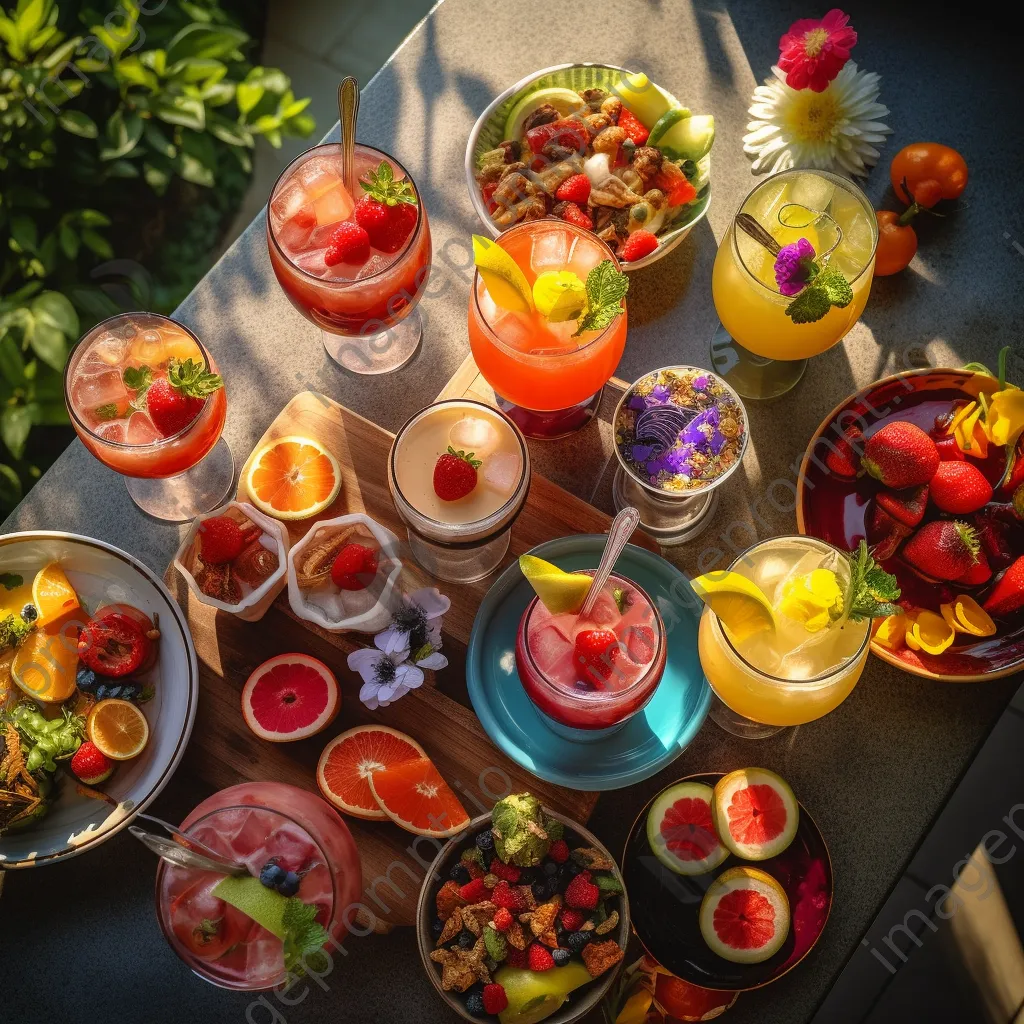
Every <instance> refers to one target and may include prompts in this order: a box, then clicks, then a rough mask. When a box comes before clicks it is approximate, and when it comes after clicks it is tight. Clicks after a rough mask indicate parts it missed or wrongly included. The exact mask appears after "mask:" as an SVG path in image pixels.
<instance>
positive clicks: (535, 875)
mask: <svg viewBox="0 0 1024 1024" xmlns="http://www.w3.org/2000/svg"><path fill="white" fill-rule="evenodd" d="M537 881H540V870H539V869H538V868H523V870H522V871H520V872H519V882H518V883H517V884H519V885H533V883H534V882H537Z"/></svg>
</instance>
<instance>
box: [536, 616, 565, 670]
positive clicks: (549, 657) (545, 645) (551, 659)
mask: <svg viewBox="0 0 1024 1024" xmlns="http://www.w3.org/2000/svg"><path fill="white" fill-rule="evenodd" d="M528 643H529V647H530V653H531V654H532V655H533V660H534V661H535V662H536V663H537V667H538V668H539V669H540V670H541V672H543V673H544V674H545V675H550V674H551V673H552V671H554V669H555V668H556V667H557V666H558V665H559V664H560V663H561V662H562V661H564V660H565V659H569V661H570V663H571V661H572V650H573V648H572V644H571V643H569V641H568V640H566V638H565V637H564V636H562V634H561V633H559V631H558V630H557V629H554V628H553V627H552V626H541V628H540V629H538V630H535V631H531V632H530V635H529V639H528Z"/></svg>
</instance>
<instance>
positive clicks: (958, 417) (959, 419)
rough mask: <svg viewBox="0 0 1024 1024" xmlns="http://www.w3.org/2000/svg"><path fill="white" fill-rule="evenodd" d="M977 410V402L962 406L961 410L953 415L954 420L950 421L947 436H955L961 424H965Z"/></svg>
mask: <svg viewBox="0 0 1024 1024" xmlns="http://www.w3.org/2000/svg"><path fill="white" fill-rule="evenodd" d="M977 408H978V403H977V402H968V403H967V404H966V405H961V406H960V408H959V409H957V411H956V412H955V413H953V419H952V420H951V421H950V424H949V429H948V430H947V431H946V434H947V435H949V434H955V433H956V428H957V427H959V426H960V424H961V423H963V421H964V420H965V419H967V417H968V416H970V415H971V413H972V412H974V410H975V409H977Z"/></svg>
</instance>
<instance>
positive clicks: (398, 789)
mask: <svg viewBox="0 0 1024 1024" xmlns="http://www.w3.org/2000/svg"><path fill="white" fill-rule="evenodd" d="M369 781H370V790H371V792H372V793H373V795H374V797H375V798H376V800H377V803H378V804H379V805H380V808H381V810H382V811H383V812H384V813H385V814H386V815H387V816H388V817H389V818H390V819H391V820H392V821H393V822H394V823H395V824H396V825H400V826H401V827H402V828H404V829H405V830H406V831H407V832H412V833H413V834H414V835H418V836H434V837H436V838H438V839H444V838H445V837H447V836H454V835H456V834H457V833H459V832H461V831H462V830H463V829H464V828H465V827H466V826H467V825H468V824H469V815H468V814H467V813H466V809H465V808H464V807H463V806H462V804H461V803H459V798H458V797H457V796H456V795H455V794H454V793H453V792H452V790H451V789H450V788H449V786H448V783H447V782H445V781H444V779H442V778H441V773H440V772H439V771H438V770H437V768H436V767H435V766H434V762H433V761H431V760H430V759H429V758H427V757H420V758H417V759H416V760H415V761H401V762H399V763H398V764H395V765H392V766H391V767H389V768H384V769H382V770H381V771H379V772H373V773H372V774H371V775H370V776H369Z"/></svg>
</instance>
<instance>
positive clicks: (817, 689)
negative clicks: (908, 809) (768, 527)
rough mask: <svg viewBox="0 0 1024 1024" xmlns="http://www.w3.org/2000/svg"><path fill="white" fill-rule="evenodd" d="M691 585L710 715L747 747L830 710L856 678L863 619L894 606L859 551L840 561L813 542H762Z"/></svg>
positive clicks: (887, 581)
mask: <svg viewBox="0 0 1024 1024" xmlns="http://www.w3.org/2000/svg"><path fill="white" fill-rule="evenodd" d="M692 582H693V587H694V590H695V591H696V592H697V594H698V596H699V597H701V598H702V599H703V600H704V603H705V605H706V607H705V609H704V614H703V615H702V616H701V621H700V632H699V639H698V648H699V651H700V661H701V665H702V666H703V668H704V674H705V675H706V676H707V678H708V681H709V682H710V683H711V686H712V689H713V690H714V691H715V695H716V696H717V698H718V703H717V704H716V705H715V706H713V707H712V711H711V716H712V718H713V719H714V720H715V721H716V722H717V723H718V724H719V725H720V726H722V728H724V729H726V731H728V732H731V733H733V734H734V735H737V736H744V737H747V738H750V739H759V738H762V737H764V736H770V735H771V734H773V733H774V732H777V731H778V729H780V728H782V727H784V726H790V725H801V724H803V723H805V722H812V721H814V720H815V719H817V718H821V717H822V716H823V715H827V714H828V713H829V712H830V711H832V710H834V709H835V708H836V707H838V706H839V705H840V704H841V703H842V702H843V701H844V700H845V699H846V697H847V696H848V695H849V693H850V691H851V690H852V689H853V688H854V686H855V685H856V684H857V680H858V679H859V678H860V674H861V672H862V671H863V669H864V663H865V662H866V661H867V657H868V650H869V643H868V641H869V637H870V632H871V619H872V617H875V616H880V615H886V614H889V612H891V611H892V609H893V605H892V604H891V602H893V601H895V600H896V599H897V598H898V597H899V589H898V588H897V587H896V585H895V580H894V579H893V577H891V576H889V575H888V574H887V573H885V572H883V571H882V570H881V569H879V568H878V567H877V566H875V564H874V562H873V561H872V559H871V557H870V555H869V554H868V553H867V549H866V547H865V548H862V549H861V550H860V551H858V552H856V553H854V554H849V553H844V552H842V551H839V550H838V549H837V548H834V547H832V545H830V544H826V543H825V542H824V541H821V540H818V539H816V538H814V537H777V538H774V539H772V540H768V541H764V542H762V543H760V544H756V545H754V546H753V547H752V548H749V549H748V550H747V551H745V552H744V553H743V554H742V555H740V557H739V558H737V559H736V561H735V562H734V563H733V564H732V566H730V568H729V570H728V571H727V572H717V573H709V574H707V575H705V576H700V577H698V578H697V579H695V580H693V581H692Z"/></svg>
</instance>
